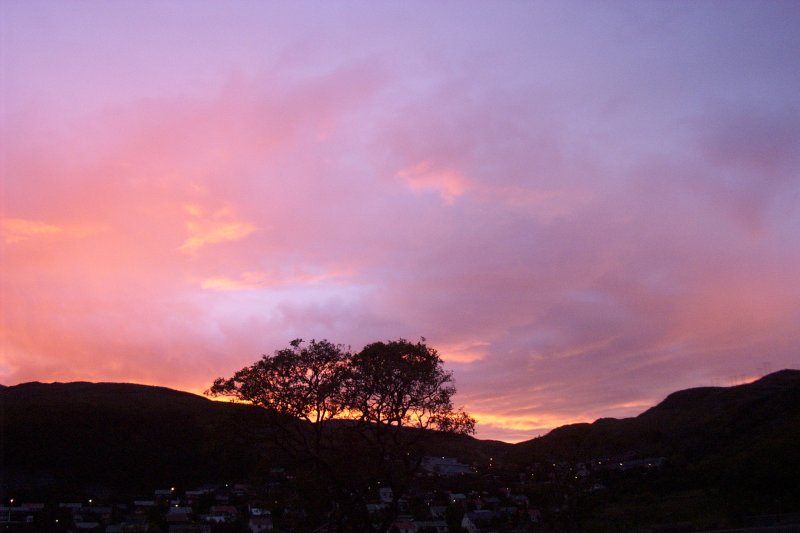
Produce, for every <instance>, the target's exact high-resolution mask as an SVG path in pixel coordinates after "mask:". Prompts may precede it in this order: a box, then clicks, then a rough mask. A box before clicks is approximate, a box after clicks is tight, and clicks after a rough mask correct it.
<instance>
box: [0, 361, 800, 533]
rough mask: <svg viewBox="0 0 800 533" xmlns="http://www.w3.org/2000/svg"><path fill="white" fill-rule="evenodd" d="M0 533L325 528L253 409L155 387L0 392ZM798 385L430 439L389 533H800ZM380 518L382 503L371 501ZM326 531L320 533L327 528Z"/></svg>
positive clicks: (795, 380)
mask: <svg viewBox="0 0 800 533" xmlns="http://www.w3.org/2000/svg"><path fill="white" fill-rule="evenodd" d="M0 416H2V420H0V435H2V463H3V464H2V466H3V468H2V479H0V482H2V485H1V486H0V497H1V498H2V502H1V503H2V505H1V506H0V525H2V526H3V527H5V530H6V531H21V532H23V531H24V532H28V531H30V532H39V531H76V530H77V531H84V530H85V531H100V532H114V531H169V532H189V531H200V532H209V533H210V532H216V531H252V532H260V531H315V530H316V531H322V530H324V528H326V527H332V526H329V524H327V522H326V517H325V515H324V513H323V514H320V513H319V512H316V511H315V509H317V507H315V506H314V499H315V495H314V494H313V487H309V486H308V485H306V484H304V480H303V479H302V476H301V475H298V474H299V473H300V472H301V471H302V468H301V466H302V465H297V464H293V463H292V459H291V457H290V456H287V455H286V454H284V453H282V452H281V450H279V449H277V448H275V447H274V446H272V445H270V444H269V439H268V438H267V436H268V434H269V432H270V428H269V418H268V417H267V416H265V412H264V410H263V409H259V408H257V407H253V406H248V405H242V404H231V403H224V402H214V401H210V400H208V399H207V398H204V397H200V396H196V395H192V394H188V393H184V392H179V391H174V390H170V389H166V388H160V387H150V386H143V385H133V384H112V383H82V382H81V383H52V384H42V383H26V384H21V385H16V386H11V387H3V388H0ZM798 442H800V371H798V370H782V371H780V372H776V373H774V374H770V375H767V376H765V377H763V378H761V379H760V380H758V381H755V382H753V383H749V384H745V385H738V386H734V387H705V388H698V389H689V390H684V391H679V392H676V393H673V394H671V395H670V396H668V397H667V398H666V399H665V400H664V401H663V402H661V403H660V404H658V405H656V406H654V407H653V408H651V409H649V410H647V411H645V412H644V413H642V414H641V415H639V416H637V417H634V418H627V419H621V420H616V419H600V420H598V421H596V422H594V423H591V424H574V425H569V426H564V427H561V428H557V429H555V430H553V431H551V432H550V433H548V434H547V435H544V436H542V437H538V438H536V439H532V440H530V441H526V442H522V443H519V444H513V445H512V444H507V443H502V442H497V441H482V440H479V439H474V438H471V437H467V436H453V435H444V434H434V435H431V438H430V439H428V441H427V443H426V447H427V449H426V450H425V457H424V460H423V462H422V469H421V470H420V473H419V475H418V476H417V478H416V482H415V483H414V485H413V486H412V487H410V488H409V490H408V491H407V493H406V494H405V495H404V496H403V498H401V499H400V501H399V504H400V505H399V507H400V511H401V513H400V516H399V518H398V519H397V520H396V521H395V523H394V526H393V530H396V531H400V532H412V531H413V532H417V533H423V532H426V531H436V532H437V533H438V532H444V531H452V532H456V531H469V532H471V533H472V532H481V531H483V532H489V531H496V532H501V531H552V530H585V531H608V530H630V531H637V530H641V531H695V530H715V529H718V530H721V529H731V528H739V529H742V528H745V529H747V528H756V529H753V530H757V529H758V528H765V527H775V526H780V527H783V528H788V529H787V530H791V528H793V527H794V528H797V527H800V526H798V525H797V524H800V483H798V481H797V480H798V479H800V453H798V451H797V449H798V448H797V443H798ZM372 498H373V499H372V501H371V503H370V506H371V507H370V510H371V512H374V513H376V515H377V514H380V513H381V512H382V509H383V507H382V506H384V505H385V504H386V501H387V498H391V495H388V494H387V493H386V488H385V487H380V486H375V487H374V488H373V497H372ZM331 530H332V529H331Z"/></svg>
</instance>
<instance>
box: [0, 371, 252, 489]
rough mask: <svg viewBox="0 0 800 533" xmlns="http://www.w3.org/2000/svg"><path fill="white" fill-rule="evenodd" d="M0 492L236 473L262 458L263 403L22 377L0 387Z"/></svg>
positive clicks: (148, 484) (182, 481)
mask: <svg viewBox="0 0 800 533" xmlns="http://www.w3.org/2000/svg"><path fill="white" fill-rule="evenodd" d="M0 414H2V421H0V424H1V426H0V428H1V431H2V436H3V439H2V440H3V480H2V484H3V488H4V489H5V490H6V491H8V490H17V491H19V490H23V489H25V488H27V489H29V490H30V492H33V493H37V494H48V493H66V494H70V493H71V494H80V493H83V492H85V491H86V489H87V488H88V487H90V488H91V492H93V493H95V494H104V493H108V494H109V495H113V494H116V493H120V492H122V493H126V492H136V491H137V490H140V489H147V490H148V491H149V490H152V488H153V487H159V486H160V487H164V486H172V485H180V486H185V485H186V484H194V483H203V482H209V481H212V482H213V481H218V480H227V479H236V478H241V477H244V476H245V475H247V474H248V473H249V472H250V471H251V470H252V469H253V467H254V465H257V464H258V463H259V462H260V461H261V460H262V459H263V457H264V456H265V455H266V450H265V448H264V447H263V446H262V445H260V444H259V445H257V444H256V443H260V442H263V441H264V440H265V439H263V437H262V438H259V437H260V436H259V433H260V432H262V431H263V429H261V428H263V426H264V423H265V417H264V414H265V413H264V412H263V410H261V409H257V408H255V407H251V406H246V405H235V404H229V403H220V402H213V401H211V400H208V399H206V398H203V397H200V396H196V395H193V394H189V393H185V392H179V391H175V390H170V389H166V388H161V387H150V386H144V385H133V384H117V383H82V382H79V383H52V384H42V383H25V384H21V385H17V386H13V387H7V388H5V389H2V390H0Z"/></svg>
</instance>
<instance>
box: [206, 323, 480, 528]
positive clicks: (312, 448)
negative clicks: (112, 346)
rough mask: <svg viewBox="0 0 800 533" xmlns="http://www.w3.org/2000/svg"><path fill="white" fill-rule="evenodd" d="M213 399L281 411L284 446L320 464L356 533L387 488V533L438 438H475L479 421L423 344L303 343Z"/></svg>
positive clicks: (248, 371) (260, 364) (258, 365)
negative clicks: (369, 504) (379, 489)
mask: <svg viewBox="0 0 800 533" xmlns="http://www.w3.org/2000/svg"><path fill="white" fill-rule="evenodd" d="M207 392H208V394H210V395H213V396H230V397H232V398H235V399H238V400H243V401H247V402H250V403H253V404H255V405H258V406H261V407H264V408H266V409H268V410H270V411H271V412H272V413H274V415H275V427H276V428H277V429H276V432H275V433H274V435H275V437H276V441H277V444H278V445H280V446H281V447H282V448H283V449H285V450H286V451H288V452H290V453H291V454H293V455H295V456H298V457H301V456H302V457H301V458H302V460H303V461H304V462H305V463H306V464H312V465H314V468H315V470H316V472H317V473H318V474H320V475H321V476H322V477H324V478H325V480H326V481H327V484H328V486H329V488H330V490H331V493H332V496H334V500H335V501H336V502H337V504H338V509H339V512H340V513H339V515H340V521H341V523H340V525H342V526H343V528H344V529H351V530H369V529H372V527H373V521H372V519H371V518H370V517H368V516H367V513H366V501H367V498H368V497H369V494H368V493H369V490H370V489H371V488H373V487H375V486H376V483H378V482H382V483H384V485H383V486H390V487H391V488H392V490H393V494H394V501H393V503H392V505H391V506H390V509H389V510H388V512H387V513H386V514H385V516H384V520H383V522H384V523H382V524H381V525H380V527H382V528H383V529H384V530H385V529H386V525H387V524H386V522H388V523H390V520H391V519H392V518H393V516H394V515H395V514H396V503H397V500H398V499H399V498H400V496H401V495H402V494H403V492H404V491H405V490H406V488H407V486H408V483H409V481H410V480H411V478H412V476H413V475H414V474H415V473H416V472H417V471H418V470H419V468H420V464H421V460H422V456H423V453H424V442H425V440H426V438H427V437H428V436H429V435H430V434H431V433H432V432H447V433H455V434H471V433H474V430H475V420H474V419H473V418H472V417H471V416H469V415H468V414H467V413H466V412H464V410H463V409H455V408H454V406H453V401H452V398H453V395H454V394H455V393H456V388H455V385H454V381H453V375H452V373H451V372H448V371H446V370H444V368H443V361H442V359H441V357H439V354H438V352H437V351H436V350H435V349H433V348H431V347H429V346H427V345H426V344H425V339H424V338H423V339H421V340H420V341H418V342H410V341H408V340H405V339H398V340H394V341H388V342H374V343H371V344H368V345H367V346H365V347H364V348H363V349H362V350H361V351H360V352H358V353H352V352H351V351H350V350H349V348H346V347H345V346H343V345H337V344H333V343H331V342H329V341H327V340H322V341H315V340H311V341H310V342H308V343H305V342H304V341H302V340H301V339H295V340H293V341H292V342H291V343H290V344H289V347H287V348H284V349H281V350H277V351H275V352H274V353H273V354H272V355H264V356H263V357H262V358H261V359H260V360H258V361H256V362H255V363H253V364H252V365H250V366H247V367H245V368H243V369H241V370H239V371H238V372H236V373H235V374H234V375H233V376H232V377H230V378H217V379H216V380H215V381H214V383H213V385H212V386H211V388H210V389H209V390H208V391H207ZM337 421H341V422H337Z"/></svg>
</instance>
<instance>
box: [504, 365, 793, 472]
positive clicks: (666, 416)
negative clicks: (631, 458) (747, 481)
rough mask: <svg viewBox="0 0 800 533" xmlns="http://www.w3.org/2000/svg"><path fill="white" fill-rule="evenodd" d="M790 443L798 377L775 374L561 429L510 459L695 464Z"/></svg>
mask: <svg viewBox="0 0 800 533" xmlns="http://www.w3.org/2000/svg"><path fill="white" fill-rule="evenodd" d="M794 437H798V438H799V439H800V370H781V371H779V372H775V373H774V374H770V375H768V376H765V377H763V378H761V379H759V380H757V381H754V382H752V383H748V384H744V385H737V386H734V387H700V388H694V389H687V390H682V391H678V392H675V393H672V394H670V395H669V396H667V398H666V399H665V400H664V401H662V402H661V403H659V404H658V405H656V406H655V407H652V408H650V409H648V410H647V411H645V412H643V413H642V414H640V415H639V416H637V417H634V418H626V419H621V420H618V419H613V418H601V419H599V420H597V421H595V422H594V423H592V424H572V425H568V426H562V427H560V428H556V429H554V430H553V431H551V432H550V433H548V434H547V435H544V436H542V437H539V438H536V439H533V440H530V441H525V442H521V443H519V444H517V445H516V446H515V449H514V451H513V452H512V456H513V458H514V459H515V460H516V461H522V462H526V460H531V459H534V458H535V459H536V460H545V458H556V459H571V460H588V459H592V458H596V457H610V456H615V455H620V454H623V453H630V454H636V455H640V456H648V455H649V456H654V455H655V456H669V457H678V456H679V457H680V458H681V459H684V460H688V461H696V460H701V459H704V458H705V457H706V456H710V455H714V454H718V453H725V454H728V453H730V452H731V451H732V449H731V448H732V447H733V448H736V449H738V450H739V451H741V450H742V449H743V448H747V447H750V446H757V445H760V444H762V443H761V441H762V440H764V439H768V440H770V441H771V442H785V441H787V439H790V438H794ZM797 442H800V440H798V441H797Z"/></svg>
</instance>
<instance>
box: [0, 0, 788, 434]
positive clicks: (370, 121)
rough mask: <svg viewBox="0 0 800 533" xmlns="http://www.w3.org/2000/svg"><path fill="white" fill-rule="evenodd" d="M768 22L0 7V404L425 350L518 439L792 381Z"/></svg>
mask: <svg viewBox="0 0 800 533" xmlns="http://www.w3.org/2000/svg"><path fill="white" fill-rule="evenodd" d="M798 28H800V3H798V2H795V1H787V2H780V1H770V2H734V1H724V2H710V1H704V2H644V1H633V2H622V1H615V2H588V1H587V2H564V1H551V2H512V1H508V2H488V1H487V2H477V3H471V2H463V1H458V2H378V3H374V2H309V3H298V2H285V3H278V2H256V1H252V2H225V3H222V2H198V1H192V2H189V1H173V2H142V1H136V2H55V1H53V2H33V1H29V0H25V1H12V0H4V1H3V2H0V46H1V48H0V54H2V55H0V90H1V91H2V92H1V93H0V98H1V100H0V158H1V159H0V165H1V166H0V173H1V174H0V179H1V180H2V183H1V184H0V187H1V188H0V192H1V193H2V200H1V201H2V204H0V266H1V268H2V276H1V277H0V291H1V292H0V295H1V297H2V309H1V310H0V314H1V316H0V318H2V322H1V323H0V383H4V384H6V385H10V384H15V383H19V382H24V381H32V380H38V381H72V380H88V381H133V382H139V383H152V384H161V385H166V386H171V387H174V388H179V389H184V390H191V391H195V392H200V391H202V390H203V389H205V388H207V387H208V386H209V385H210V383H211V381H212V380H213V379H214V378H215V377H217V376H220V375H230V374H231V373H232V372H234V371H235V370H238V369H239V368H241V367H242V366H244V365H246V364H249V363H251V362H253V361H255V360H256V359H257V358H258V357H260V355H261V354H262V353H271V352H272V351H274V350H275V349H279V348H282V347H285V346H286V345H287V344H288V342H289V341H290V340H291V339H293V338H295V337H302V338H306V339H312V338H315V339H322V338H327V339H329V340H331V341H333V342H338V343H343V344H347V345H351V346H352V347H353V348H354V349H360V348H361V347H362V346H363V345H364V344H365V343H367V342H371V341H375V340H386V339H395V338H398V337H405V338H409V339H412V340H413V339H417V338H418V337H419V336H424V337H426V338H427V339H428V342H429V344H430V345H432V346H433V347H435V348H437V349H438V350H439V351H440V352H441V354H442V356H443V357H444V359H445V361H446V364H447V367H448V368H449V369H451V370H452V371H453V372H454V374H455V378H456V383H457V385H458V387H459V393H458V395H457V396H456V401H457V403H459V404H463V405H464V406H465V407H466V408H467V410H469V411H470V412H472V413H473V414H474V415H475V416H476V417H477V418H478V421H479V429H478V436H479V437H481V438H497V439H502V440H508V441H518V440H523V439H527V438H530V437H533V436H535V435H537V434H540V433H542V431H543V430H545V429H547V428H552V427H554V426H557V425H560V424H564V423H568V422H577V421H591V420H594V419H595V418H598V417H601V416H631V415H634V414H637V413H639V412H641V411H642V410H644V409H645V408H647V407H649V406H651V405H653V404H654V403H656V402H658V401H659V400H661V399H662V398H663V397H664V396H665V395H666V394H667V393H669V392H671V391H673V390H676V389H681V388H686V387H690V386H698V385H710V384H717V385H729V384H731V383H734V382H736V381H741V380H744V379H750V378H752V377H755V376H757V375H759V374H762V373H764V372H766V371H768V370H777V369H780V368H786V367H794V368H797V367H799V366H800V281H798V280H800V59H798V58H800V31H798Z"/></svg>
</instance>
